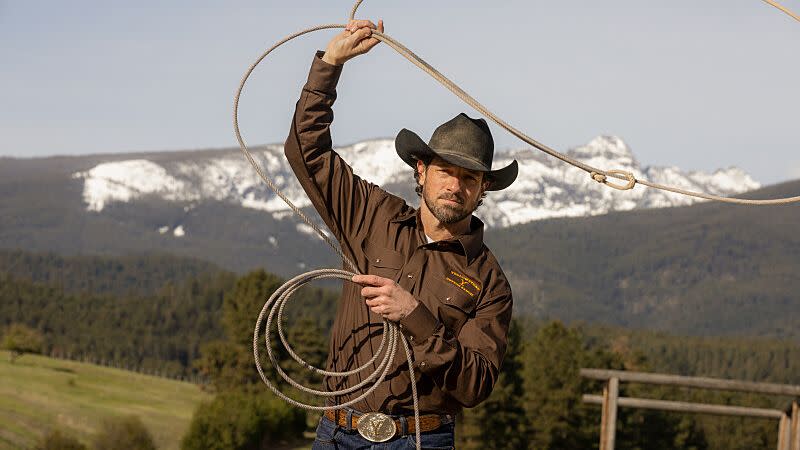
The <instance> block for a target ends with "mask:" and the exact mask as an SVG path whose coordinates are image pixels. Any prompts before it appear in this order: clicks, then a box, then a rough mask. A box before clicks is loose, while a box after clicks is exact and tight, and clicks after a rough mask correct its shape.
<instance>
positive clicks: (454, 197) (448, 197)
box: [438, 193, 464, 205]
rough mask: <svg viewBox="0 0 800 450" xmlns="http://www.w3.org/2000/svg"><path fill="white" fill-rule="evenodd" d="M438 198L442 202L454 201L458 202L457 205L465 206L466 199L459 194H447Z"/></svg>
mask: <svg viewBox="0 0 800 450" xmlns="http://www.w3.org/2000/svg"><path fill="white" fill-rule="evenodd" d="M438 198H440V199H442V200H450V201H454V202H457V203H459V204H462V205H463V204H464V198H463V197H461V196H460V195H458V194H453V193H450V194H447V193H445V194H442V195H440V196H439V197H438Z"/></svg>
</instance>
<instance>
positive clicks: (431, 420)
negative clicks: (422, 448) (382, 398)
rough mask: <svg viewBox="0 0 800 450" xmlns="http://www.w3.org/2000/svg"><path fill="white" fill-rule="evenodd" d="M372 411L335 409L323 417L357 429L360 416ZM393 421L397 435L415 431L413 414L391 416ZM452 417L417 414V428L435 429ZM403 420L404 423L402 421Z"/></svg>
mask: <svg viewBox="0 0 800 450" xmlns="http://www.w3.org/2000/svg"><path fill="white" fill-rule="evenodd" d="M368 414H374V413H367V414H362V413H358V412H355V411H353V412H352V414H349V412H348V411H346V410H342V409H337V410H335V411H334V410H328V411H325V417H326V418H328V419H329V420H330V421H332V422H333V423H335V424H337V425H339V426H340V427H343V428H347V429H357V428H358V421H359V419H361V418H362V417H364V416H366V415H368ZM348 416H350V423H349V424H348V423H347V422H348V420H347V419H348ZM392 421H393V422H394V427H395V430H396V431H395V432H396V435H397V436H406V435H410V434H414V433H415V432H416V425H415V424H414V416H413V415H412V416H403V417H402V418H397V417H396V416H395V417H392ZM452 421H453V419H452V417H451V416H449V415H446V414H445V415H439V414H426V415H420V416H419V429H420V432H421V433H426V432H428V431H433V430H436V429H437V428H439V427H441V426H442V425H444V424H447V423H451V422H452ZM404 422H405V423H404Z"/></svg>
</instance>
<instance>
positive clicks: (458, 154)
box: [431, 148, 492, 172]
mask: <svg viewBox="0 0 800 450" xmlns="http://www.w3.org/2000/svg"><path fill="white" fill-rule="evenodd" d="M431 150H433V152H434V153H436V154H437V155H444V156H455V157H458V158H461V159H466V160H467V161H470V162H473V163H475V164H476V165H479V166H481V167H485V169H484V170H485V171H486V172H491V171H492V169H491V167H487V166H486V163H485V162H484V161H481V160H480V159H478V158H475V157H473V156H469V155H465V154H463V153H461V152H457V151H452V150H447V149H438V148H431Z"/></svg>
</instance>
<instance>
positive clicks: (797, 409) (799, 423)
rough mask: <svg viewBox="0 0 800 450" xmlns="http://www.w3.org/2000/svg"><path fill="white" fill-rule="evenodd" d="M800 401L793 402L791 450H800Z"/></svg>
mask: <svg viewBox="0 0 800 450" xmlns="http://www.w3.org/2000/svg"><path fill="white" fill-rule="evenodd" d="M798 402H800V400H798V399H795V400H794V401H793V402H792V429H791V431H789V436H791V438H790V439H791V443H790V444H789V448H790V449H791V450H800V404H798Z"/></svg>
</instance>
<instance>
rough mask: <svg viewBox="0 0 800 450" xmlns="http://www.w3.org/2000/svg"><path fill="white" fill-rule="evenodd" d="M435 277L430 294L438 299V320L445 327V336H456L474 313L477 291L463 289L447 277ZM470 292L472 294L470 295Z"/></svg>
mask: <svg viewBox="0 0 800 450" xmlns="http://www.w3.org/2000/svg"><path fill="white" fill-rule="evenodd" d="M447 278H448V277H442V278H437V279H436V281H435V282H434V283H433V286H432V288H433V290H434V291H433V292H432V295H433V296H434V297H435V298H437V299H438V300H439V303H440V304H439V308H438V309H439V320H440V321H441V322H442V324H443V325H444V328H445V333H446V334H448V335H450V336H446V337H448V338H449V337H456V336H458V335H459V334H460V332H461V327H463V326H464V324H465V323H466V322H467V320H469V319H470V318H471V317H474V315H475V306H476V305H477V299H478V292H475V291H472V290H465V288H463V287H460V286H459V285H458V284H455V283H453V282H451V281H449V280H448V279H447ZM470 294H472V295H470Z"/></svg>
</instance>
